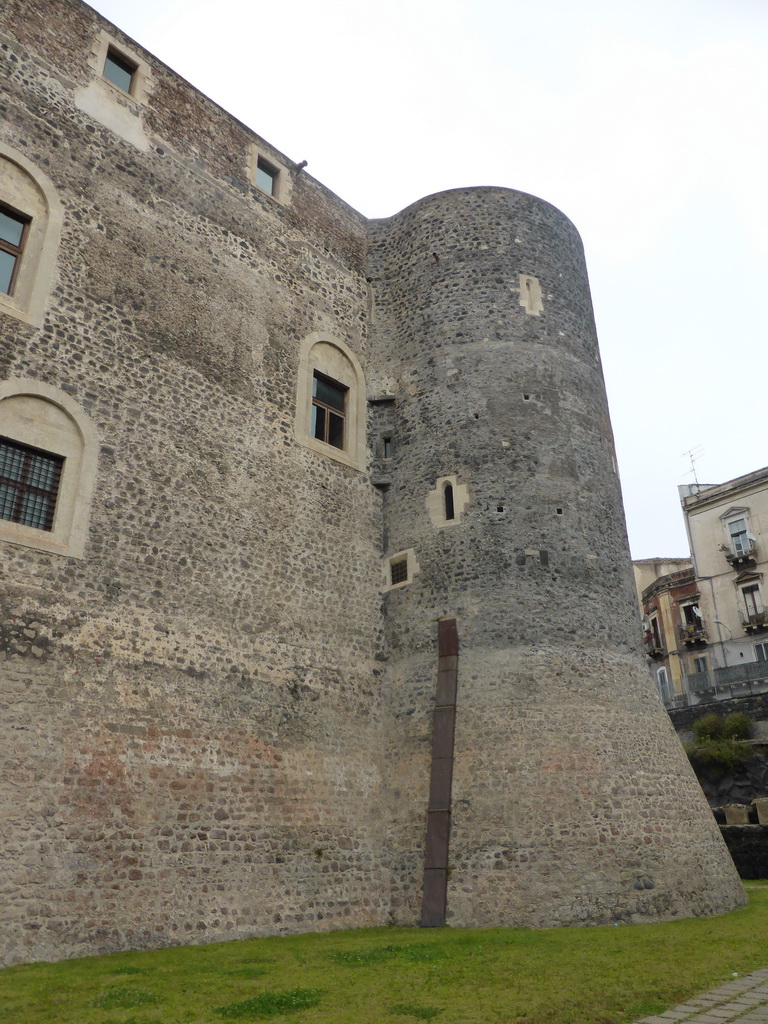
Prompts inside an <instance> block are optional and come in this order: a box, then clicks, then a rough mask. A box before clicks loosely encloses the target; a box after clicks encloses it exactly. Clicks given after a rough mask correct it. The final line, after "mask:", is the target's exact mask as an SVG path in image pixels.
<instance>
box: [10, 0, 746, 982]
mask: <svg viewBox="0 0 768 1024" xmlns="http://www.w3.org/2000/svg"><path fill="white" fill-rule="evenodd" d="M0 33H1V36H0V46H1V49H0V53H2V61H3V69H2V79H3V83H4V87H3V92H2V95H0V114H1V115H2V116H1V119H0V223H1V224H2V225H4V226H3V229H2V231H3V232H4V233H2V232H0V259H2V260H3V261H4V262H3V267H4V268H6V269H7V275H6V277H5V278H4V279H2V280H3V282H4V283H3V284H2V292H1V293H0V330H1V332H2V334H1V337H0V449H1V450H2V452H3V453H4V454H3V456H2V457H3V458H4V459H5V460H6V461H5V463H4V466H5V468H3V469H2V472H0V500H2V502H3V504H2V509H3V511H2V518H0V609H1V611H2V619H1V621H0V640H1V642H2V662H1V663H0V666H1V667H0V676H1V680H2V694H3V712H2V717H1V718H0V761H1V762H2V796H1V797H0V799H1V801H2V802H1V804H0V828H1V829H2V844H0V900H1V901H2V920H3V929H2V935H1V936H0V955H1V956H2V958H3V961H4V962H15V961H24V960H32V959H54V958H59V957H65V956H74V955H81V954H87V953H97V952H104V951H108V950H117V949H126V948H141V947H152V946H159V945H164V944H172V943H183V942H205V941H210V940H213V939H223V938H235V937H240V936H246V935H252V934H272V933H285V932H297V931H302V930H313V929H314V930H320V929H330V928H342V927H360V926H365V925H379V924H383V923H386V922H387V921H394V922H398V923H405V924H416V923H418V922H419V921H421V920H422V914H423V913H424V907H423V906H422V897H423V893H425V892H426V893H427V895H428V896H429V899H430V901H431V903H430V908H431V911H430V913H431V912H433V911H434V914H436V918H435V917H434V916H433V917H432V918H430V920H431V921H434V920H437V922H438V923H439V922H440V921H442V920H445V921H446V922H447V923H448V924H453V925H457V926H486V925H532V926H544V925H565V924H575V923H584V924H590V923H604V922H609V921H615V920H622V921H643V920H655V919H661V918H672V917H676V916H685V915H692V914H712V913H718V912H722V911H725V910H728V909H730V908H732V907H735V906H738V905H740V904H741V903H742V902H743V901H744V896H743V891H742V888H741V885H740V883H739V880H738V878H737V876H736V873H735V871H734V869H733V866H732V864H731V861H730V858H729V857H728V854H727V852H726V850H725V847H724V845H723V843H722V840H721V838H720V836H719V833H718V830H717V828H716V825H715V823H714V821H713V819H712V816H711V813H710V812H709V809H708V807H707V805H706V802H705V801H704V799H703V796H702V794H701V792H700V790H699V788H698V785H697V783H696V781H695V778H694V777H693V775H692V773H691V771H690V769H689V767H688V765H687V761H686V759H685V757H684V755H683V753H682V750H681V748H680V745H679V743H678V741H677V738H676V736H675V734H674V730H673V729H672V727H671V725H670V724H669V722H668V720H667V717H666V715H665V713H664V711H663V709H662V708H661V706H660V704H659V702H658V700H657V698H656V696H655V692H654V690H653V688H652V684H651V682H650V680H649V678H648V675H647V672H646V669H645V666H644V663H643V657H642V654H641V652H640V649H639V636H638V634H637V631H636V628H635V618H636V616H635V614H634V605H633V588H632V581H631V573H630V562H629V555H628V551H627V543H626V536H625V531H624V524H623V513H622V508H621V497H620V490H619V482H618V478H617V475H616V467H615V460H614V452H613V442H612V437H611V430H610V424H609V419H608V410H607V405H606V399H605V394H604V388H603V381H602V375H601V369H600V361H599V355H598V349H597V342H596V337H595V329H594V323H593V317H592V310H591V302H590V296H589V288H588V283H587V275H586V270H585V265H584V259H583V253H582V247H581V243H580V240H579V238H578V235H577V233H576V231H575V229H574V228H573V226H572V225H571V223H570V222H569V221H568V220H567V219H566V218H565V217H564V216H563V215H562V214H561V213H559V212H558V211H557V210H555V209H553V208H552V207H551V206H549V205H548V204H547V203H545V202H542V201H541V200H539V199H535V198H533V197H532V196H528V195H524V194H522V193H519V192H514V191H511V190H507V189H500V188H477V189H460V190H456V191H452V192H447V193H443V194H440V195H435V196H430V197H428V198H426V199H423V200H421V201H419V202H416V203H415V204H414V205H413V206H411V207H409V208H408V209H407V210H405V211H403V212H402V213H400V214H398V215H396V216H394V217H391V218H388V219H385V220H378V221H368V220H366V219H365V218H364V217H362V216H361V215H360V214H358V213H357V212H355V211H354V210H352V209H351V208H350V207H348V206H347V205H345V204H344V203H343V202H342V201H341V200H340V199H339V198H338V197H336V196H334V195H333V194H332V193H331V192H329V191H328V189H326V188H324V187H323V186H322V185H321V184H320V183H319V182H317V181H315V180H314V179H313V178H312V177H311V175H310V174H308V173H307V171H306V170H304V169H303V167H301V166H299V165H297V164H295V163H294V162H292V161H291V160H289V159H288V158H286V157H285V156H284V155H283V154H281V153H279V152H278V151H276V150H275V149H274V148H273V147H271V146H270V145H269V144H268V143H267V142H265V141H264V140H263V139H261V138H259V137H258V136H257V135H255V134H254V133H253V132H252V131H250V130H249V129H248V128H246V127H245V126H244V125H242V124H241V123H239V122H238V121H236V120H235V119H234V118H232V117H231V116H229V115H228V114H227V113H226V112H225V111H223V110H221V109H220V108H219V107H217V106H216V105H215V104H213V103H212V102H211V101H209V100H208V99H206V98H205V97H204V96H202V95H201V94H200V93H198V92H197V91H195V89H194V88H193V87H192V86H190V85H189V84H188V83H186V82H185V81H183V80H182V79H180V78H179V77H178V76H177V75H175V74H174V73H173V72H172V71H170V70H169V69H168V68H167V67H165V66H164V65H163V64H162V63H161V62H160V61H158V60H157V59H156V58H154V57H153V56H152V55H151V54H149V53H147V52H146V51H145V50H143V49H142V48H141V47H140V46H139V45H138V44H136V43H135V42H134V41H133V40H131V39H129V38H127V37H126V36H124V35H123V34H122V33H121V32H120V31H119V30H118V29H117V28H116V27H115V26H113V25H111V24H110V23H109V22H107V21H105V20H104V19H102V18H101V17H99V16H98V15H97V14H96V13H95V12H94V11H93V10H91V9H90V8H89V7H87V6H86V5H85V4H82V3H80V2H79V0H8V2H7V3H5V4H4V5H3V7H2V11H0ZM4 272H5V271H4ZM14 467H15V468H14ZM41 509H42V510H43V511H40V510H41ZM46 509H47V510H49V512H50V510H51V509H54V510H55V511H54V512H50V514H49V512H46V511H45V510H46ZM36 510H37V511H36ZM46 516H48V518H46ZM440 623H443V624H445V623H448V624H451V623H453V624H454V625H450V626H442V627H441V626H440ZM441 629H442V630H443V633H442V634H441V635H446V636H448V635H449V633H450V636H451V637H453V639H452V640H451V643H452V644H453V646H449V647H446V648H445V649H444V650H442V651H440V652H439V651H438V634H439V631H440V630H441ZM438 661H439V662H440V673H438ZM439 676H440V678H438V677H439ZM449 676H450V679H451V680H453V682H454V683H455V687H454V689H455V693H454V694H453V697H452V699H453V704H451V705H450V708H449V706H448V705H447V704H446V703H445V702H446V700H448V698H447V697H446V696H445V693H447V690H445V687H444V686H443V683H444V682H445V680H446V679H447V678H448V677H449ZM441 679H442V680H443V683H441V681H440V680H441ZM441 686H443V688H442V689H441ZM451 708H452V709H453V710H452V711H451V713H450V715H448V714H447V713H446V709H448V710H450V709H451ZM428 816H431V820H432V825H431V826H430V828H431V829H432V831H430V833H429V835H430V840H429V843H427V819H428ZM427 918H429V915H428V914H427V915H425V918H424V919H425V923H429V921H427Z"/></svg>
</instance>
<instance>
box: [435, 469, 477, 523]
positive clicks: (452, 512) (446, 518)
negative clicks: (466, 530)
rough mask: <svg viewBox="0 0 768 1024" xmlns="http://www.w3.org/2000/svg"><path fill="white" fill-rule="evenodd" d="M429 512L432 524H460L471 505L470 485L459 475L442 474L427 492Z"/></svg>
mask: <svg viewBox="0 0 768 1024" xmlns="http://www.w3.org/2000/svg"><path fill="white" fill-rule="evenodd" d="M426 504H427V512H428V513H429V518H430V519H431V520H432V525H433V526H436V527H438V529H442V528H443V527H445V526H459V525H460V524H461V522H462V520H463V518H464V513H465V512H466V510H467V506H468V505H469V487H468V486H467V484H466V483H464V482H460V481H459V478H458V476H455V475H453V476H440V477H438V478H437V481H436V483H435V488H434V490H432V491H429V492H428V494H427V502H426Z"/></svg>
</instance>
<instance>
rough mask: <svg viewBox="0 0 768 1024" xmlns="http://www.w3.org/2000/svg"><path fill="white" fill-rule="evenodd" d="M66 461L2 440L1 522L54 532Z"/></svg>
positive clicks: (0, 474) (0, 452) (0, 465)
mask: <svg viewBox="0 0 768 1024" xmlns="http://www.w3.org/2000/svg"><path fill="white" fill-rule="evenodd" d="M63 464H64V459H62V458H61V457H60V456H58V455H51V454H50V453H49V452H43V451H40V450H39V449H37V448H29V447H27V446H26V445H23V444H18V443H17V442H16V441H10V440H8V438H5V437H0V519H7V520H8V521H9V522H11V523H20V524H21V525H22V526H33V527H35V529H38V530H52V529H53V516H54V513H55V511H56V498H57V495H58V492H59V480H60V479H61V467H62V465H63Z"/></svg>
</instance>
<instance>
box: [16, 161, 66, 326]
mask: <svg viewBox="0 0 768 1024" xmlns="http://www.w3.org/2000/svg"><path fill="white" fill-rule="evenodd" d="M62 220H63V207H62V205H61V202H60V201H59V199H58V196H57V194H56V190H55V189H54V187H53V184H52V183H51V181H50V180H49V178H48V177H47V175H45V174H44V173H43V172H42V171H41V170H40V169H39V168H38V167H36V166H35V165H34V164H32V163H31V162H30V161H29V160H28V159H27V158H26V157H25V156H24V155H23V154H22V153H18V152H17V151H16V150H13V149H11V148H10V147H9V146H6V145H4V144H3V143H0V311H1V312H3V313H7V314H8V315H9V316H12V317H14V318H15V319H17V320H21V321H22V322H24V323H28V324H31V325H32V326H35V327H37V326H39V325H40V324H41V323H42V319H43V313H44V310H45V303H46V300H47V298H48V295H49V293H50V290H51V287H52V285H53V282H54V279H55V271H56V254H57V250H58V245H59V238H60V236H61V227H62Z"/></svg>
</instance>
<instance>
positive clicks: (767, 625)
mask: <svg viewBox="0 0 768 1024" xmlns="http://www.w3.org/2000/svg"><path fill="white" fill-rule="evenodd" d="M739 618H740V619H741V628H742V629H743V630H744V632H745V633H758V632H759V631H760V630H761V629H768V611H766V609H765V608H758V609H757V610H755V611H751V612H747V611H742V610H741V609H739Z"/></svg>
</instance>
